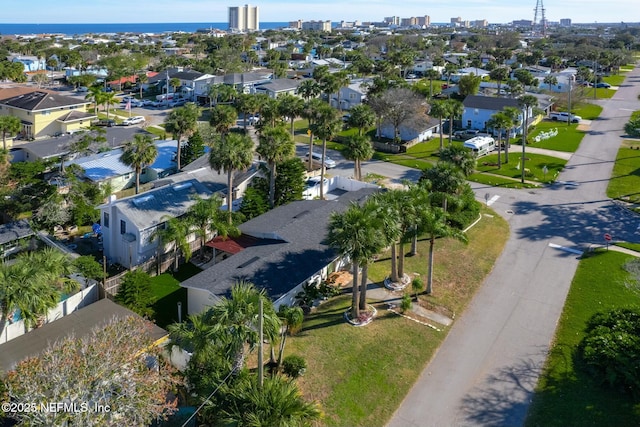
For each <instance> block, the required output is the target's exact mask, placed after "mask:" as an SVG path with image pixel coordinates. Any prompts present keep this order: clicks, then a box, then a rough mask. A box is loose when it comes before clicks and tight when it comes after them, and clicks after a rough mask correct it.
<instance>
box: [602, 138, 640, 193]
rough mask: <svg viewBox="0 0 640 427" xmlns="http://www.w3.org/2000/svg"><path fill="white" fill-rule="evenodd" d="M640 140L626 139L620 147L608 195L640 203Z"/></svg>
mask: <svg viewBox="0 0 640 427" xmlns="http://www.w3.org/2000/svg"><path fill="white" fill-rule="evenodd" d="M639 189H640V142H638V141H632V140H628V139H627V140H624V141H622V144H621V145H620V148H619V149H618V155H617V156H616V162H615V163H614V165H613V173H612V174H611V179H610V180H609V186H608V187H607V196H608V197H611V198H612V199H622V200H626V201H629V202H633V203H640V190H639Z"/></svg>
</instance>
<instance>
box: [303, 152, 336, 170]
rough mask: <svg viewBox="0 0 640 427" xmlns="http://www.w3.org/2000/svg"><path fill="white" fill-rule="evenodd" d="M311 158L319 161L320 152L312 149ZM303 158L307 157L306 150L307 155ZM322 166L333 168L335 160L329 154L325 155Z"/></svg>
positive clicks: (320, 157) (320, 160) (320, 158)
mask: <svg viewBox="0 0 640 427" xmlns="http://www.w3.org/2000/svg"><path fill="white" fill-rule="evenodd" d="M311 158H312V159H313V161H314V162H317V163H321V162H322V154H321V153H316V152H315V151H314V152H313V153H311ZM305 159H306V160H308V159H309V152H307V155H306V156H305ZM324 167H325V168H327V169H331V168H335V167H336V162H335V160H333V159H332V158H331V157H329V156H325V157H324Z"/></svg>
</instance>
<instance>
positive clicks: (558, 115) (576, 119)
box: [549, 111, 582, 123]
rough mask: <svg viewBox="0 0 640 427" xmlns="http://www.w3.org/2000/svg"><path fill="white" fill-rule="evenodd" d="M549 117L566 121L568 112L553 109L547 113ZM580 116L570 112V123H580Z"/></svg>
mask: <svg viewBox="0 0 640 427" xmlns="http://www.w3.org/2000/svg"><path fill="white" fill-rule="evenodd" d="M549 118H550V119H551V120H553V121H560V122H566V121H567V120H568V119H569V113H567V112H566V111H554V112H552V113H550V114H549ZM580 120H582V117H580V116H576V115H575V114H571V123H580Z"/></svg>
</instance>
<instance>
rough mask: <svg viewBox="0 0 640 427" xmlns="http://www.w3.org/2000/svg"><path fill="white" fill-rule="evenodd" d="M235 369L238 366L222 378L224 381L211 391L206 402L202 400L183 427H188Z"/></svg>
mask: <svg viewBox="0 0 640 427" xmlns="http://www.w3.org/2000/svg"><path fill="white" fill-rule="evenodd" d="M235 371H236V368H233V369H232V370H231V372H229V373H228V374H227V376H226V377H224V379H223V380H222V382H221V383H220V384H218V387H216V389H215V390H213V391H212V392H211V394H210V395H209V396H208V397H207V398H206V399H205V400H204V402H202V404H201V405H200V406H198V409H196V410H195V412H194V413H193V414H191V416H190V417H189V418H188V419H187V421H185V422H184V424H182V427H187V424H189V421H191V419H192V418H193V417H195V416H196V415H197V414H198V412H200V409H202V407H203V406H204V405H205V403H207V402H208V401H209V400H210V399H211V398H212V397H213V395H214V394H216V392H217V391H218V390H219V389H220V387H222V385H223V384H224V383H226V382H227V380H228V379H229V377H230V376H231V375H232V374H233V373H234V372H235Z"/></svg>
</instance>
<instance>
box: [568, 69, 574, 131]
mask: <svg viewBox="0 0 640 427" xmlns="http://www.w3.org/2000/svg"><path fill="white" fill-rule="evenodd" d="M572 80H573V74H571V75H570V76H569V102H568V104H569V115H568V116H567V126H569V125H571V81H572Z"/></svg>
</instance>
